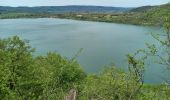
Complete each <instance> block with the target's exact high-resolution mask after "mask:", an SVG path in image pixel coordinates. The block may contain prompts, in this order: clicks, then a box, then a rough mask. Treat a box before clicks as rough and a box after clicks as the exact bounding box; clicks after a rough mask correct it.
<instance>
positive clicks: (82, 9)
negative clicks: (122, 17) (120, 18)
mask: <svg viewBox="0 0 170 100" xmlns="http://www.w3.org/2000/svg"><path fill="white" fill-rule="evenodd" d="M130 9H131V8H123V7H104V6H74V5H73V6H39V7H7V6H0V12H1V13H120V12H125V11H129V10H130Z"/></svg>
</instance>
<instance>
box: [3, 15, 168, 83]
mask: <svg viewBox="0 0 170 100" xmlns="http://www.w3.org/2000/svg"><path fill="white" fill-rule="evenodd" d="M150 32H157V33H158V32H162V31H161V29H160V28H156V27H144V26H135V25H125V24H114V23H103V22H90V21H76V20H68V19H53V18H38V19H3V20H0V38H7V37H9V36H14V35H18V36H20V37H22V38H23V39H26V40H29V41H30V44H31V46H32V47H34V48H36V52H35V55H39V54H46V53H47V52H49V51H56V52H58V53H60V54H62V55H63V56H66V57H68V58H72V57H74V55H75V54H76V52H77V51H78V50H79V49H80V48H83V51H82V52H81V53H80V54H79V56H78V57H77V60H78V62H79V63H80V64H81V65H82V66H83V68H84V69H85V71H86V72H88V73H98V72H100V71H101V70H102V69H103V68H104V67H105V66H109V65H113V64H114V65H116V66H118V67H120V68H123V69H126V68H127V58H126V55H127V54H128V53H133V52H135V51H136V50H137V49H140V48H145V43H146V42H151V43H153V42H155V41H154V40H153V39H152V38H151V36H150V35H149V33H150ZM166 74H167V73H166V70H165V68H164V67H160V66H158V65H150V66H149V67H147V68H146V72H145V83H162V82H163V81H164V79H166V78H167V77H165V75H166Z"/></svg>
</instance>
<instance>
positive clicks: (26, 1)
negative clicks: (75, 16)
mask: <svg viewBox="0 0 170 100" xmlns="http://www.w3.org/2000/svg"><path fill="white" fill-rule="evenodd" d="M169 2H170V0H0V6H64V5H97V6H114V7H139V6H145V5H160V4H165V3H169Z"/></svg>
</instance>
